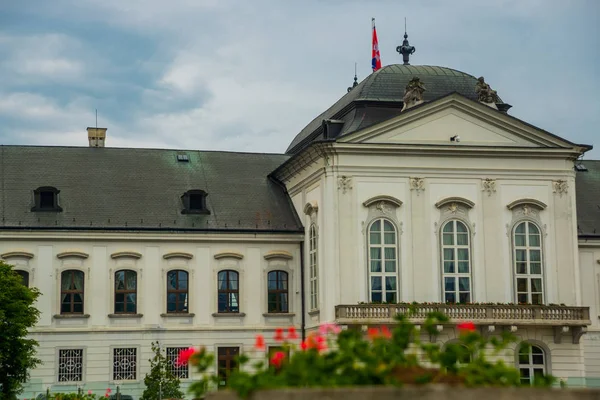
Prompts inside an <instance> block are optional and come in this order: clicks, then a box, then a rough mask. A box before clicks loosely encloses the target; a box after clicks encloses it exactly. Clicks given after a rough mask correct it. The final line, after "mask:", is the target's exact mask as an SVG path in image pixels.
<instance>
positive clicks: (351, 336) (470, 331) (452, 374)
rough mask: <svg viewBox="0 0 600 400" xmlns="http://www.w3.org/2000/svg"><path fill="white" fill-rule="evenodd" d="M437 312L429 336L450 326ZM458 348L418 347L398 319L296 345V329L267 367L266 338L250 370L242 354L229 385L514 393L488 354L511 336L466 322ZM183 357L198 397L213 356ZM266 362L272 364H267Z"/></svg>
mask: <svg viewBox="0 0 600 400" xmlns="http://www.w3.org/2000/svg"><path fill="white" fill-rule="evenodd" d="M448 322H449V321H448V318H447V317H446V316H445V315H444V314H442V313H431V314H429V316H428V318H427V320H426V321H425V322H424V323H423V325H422V329H423V330H425V331H426V332H427V333H428V334H429V335H431V336H433V337H435V336H436V335H437V334H438V330H437V326H438V325H440V324H445V323H448ZM457 329H458V331H459V335H458V336H459V337H458V340H457V341H454V342H450V343H447V344H446V345H445V346H443V347H442V346H440V345H439V344H437V343H430V342H426V343H424V342H421V341H420V339H419V336H420V334H419V329H417V328H416V327H415V325H414V324H412V323H411V322H410V321H409V320H408V318H407V317H406V316H404V315H400V316H398V317H397V324H395V325H394V326H393V328H392V329H390V327H388V326H386V325H384V326H381V327H371V328H369V329H368V330H367V332H366V335H365V334H364V332H362V331H361V330H360V329H346V330H341V329H340V327H339V326H337V325H333V324H324V325H321V326H320V328H319V330H318V332H313V333H311V334H309V335H308V337H307V338H306V339H305V340H304V341H302V342H301V343H300V344H299V346H298V345H297V344H296V342H297V339H298V335H297V333H296V330H295V329H294V328H293V327H292V328H289V329H288V331H287V333H286V332H285V330H284V329H277V330H276V331H275V335H274V338H273V339H274V340H275V341H276V342H280V343H281V345H282V348H283V350H282V351H277V352H275V353H274V354H272V355H271V357H270V359H268V360H267V356H266V354H265V349H266V346H265V339H264V337H262V336H261V335H257V336H256V342H255V349H254V351H255V352H257V353H258V354H259V355H260V357H259V358H261V359H262V360H261V361H257V362H254V363H253V364H252V365H251V366H246V364H248V363H249V361H250V360H249V358H248V356H247V355H246V354H242V355H241V356H239V357H238V363H239V365H240V368H239V370H237V371H235V372H233V373H232V374H231V375H230V376H229V378H228V381H227V386H228V387H229V388H230V389H232V390H234V391H235V392H237V394H238V395H239V396H240V397H247V396H248V395H250V394H251V393H252V392H253V391H255V390H260V389H275V388H283V387H340V386H354V385H370V386H373V385H402V384H425V383H429V382H436V383H447V384H456V385H464V386H520V385H521V382H520V376H519V372H518V371H517V370H516V369H515V368H514V367H512V366H508V365H506V364H504V362H503V361H502V360H497V361H490V360H489V359H488V357H487V355H488V354H492V355H498V354H499V353H500V352H501V351H502V350H504V349H506V347H507V345H508V344H509V343H511V342H512V341H513V340H514V339H513V337H512V336H511V335H510V334H509V333H503V334H502V336H501V337H500V338H498V337H491V338H490V339H489V340H487V339H486V338H484V337H482V336H481V335H480V334H479V333H478V332H477V329H476V327H475V325H474V324H473V323H472V322H467V323H461V324H458V325H457ZM189 353H190V351H189V350H188V351H187V352H182V354H181V357H182V360H184V359H185V360H188V361H189V362H190V364H191V365H193V366H195V367H196V369H197V370H198V371H199V372H201V373H202V374H203V377H202V379H201V380H200V381H198V382H195V383H194V384H193V385H192V386H191V388H190V390H191V391H192V392H193V393H194V395H195V396H196V397H201V396H202V395H203V394H204V393H205V392H206V391H207V390H208V389H209V388H210V387H211V386H212V385H216V384H217V383H218V377H217V376H215V375H214V374H211V373H208V371H209V370H210V369H211V368H212V367H213V360H214V357H213V355H212V354H210V353H207V352H206V350H205V349H204V348H201V349H200V350H194V351H193V353H192V354H191V355H190V354H189ZM267 361H270V362H267ZM553 382H554V379H553V378H552V377H550V376H546V377H542V378H538V380H536V381H535V383H534V384H535V385H536V386H550V385H552V383H553Z"/></svg>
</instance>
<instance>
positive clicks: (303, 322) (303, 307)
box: [300, 240, 306, 341]
mask: <svg viewBox="0 0 600 400" xmlns="http://www.w3.org/2000/svg"><path fill="white" fill-rule="evenodd" d="M305 303H306V300H305V298H304V240H303V241H301V242H300V309H301V312H302V317H301V319H300V332H301V334H302V341H304V339H305V338H306V334H305V333H304V329H305V327H306V304H305Z"/></svg>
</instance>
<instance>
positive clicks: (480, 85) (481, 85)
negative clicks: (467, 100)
mask: <svg viewBox="0 0 600 400" xmlns="http://www.w3.org/2000/svg"><path fill="white" fill-rule="evenodd" d="M475 92H477V98H478V99H479V101H480V102H482V103H485V104H487V105H490V106H492V107H493V106H494V105H495V104H496V103H498V102H499V101H500V98H499V97H498V93H497V92H496V91H495V90H492V88H491V87H490V85H488V84H487V83H486V82H485V78H484V77H483V76H480V77H479V78H477V84H476V85H475Z"/></svg>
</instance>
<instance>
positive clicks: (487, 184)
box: [481, 178, 496, 196]
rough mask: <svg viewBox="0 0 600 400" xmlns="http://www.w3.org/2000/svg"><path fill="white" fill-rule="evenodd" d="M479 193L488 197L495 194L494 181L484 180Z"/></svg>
mask: <svg viewBox="0 0 600 400" xmlns="http://www.w3.org/2000/svg"><path fill="white" fill-rule="evenodd" d="M481 191H482V192H486V193H487V195H488V196H491V195H492V193H496V180H495V179H491V178H485V179H484V180H482V181H481Z"/></svg>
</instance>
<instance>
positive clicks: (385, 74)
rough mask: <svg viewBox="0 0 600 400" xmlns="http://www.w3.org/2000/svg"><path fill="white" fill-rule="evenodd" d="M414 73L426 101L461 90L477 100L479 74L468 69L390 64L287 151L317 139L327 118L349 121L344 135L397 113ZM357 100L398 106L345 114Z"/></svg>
mask: <svg viewBox="0 0 600 400" xmlns="http://www.w3.org/2000/svg"><path fill="white" fill-rule="evenodd" d="M415 76H416V77H419V78H420V79H421V81H422V82H423V84H424V86H425V95H424V100H425V101H430V100H435V99H438V98H440V97H443V96H445V95H447V94H449V93H452V92H458V93H460V94H461V95H463V96H465V97H467V98H469V99H471V100H477V93H476V92H475V85H476V84H477V78H475V77H474V76H472V75H469V74H467V73H464V72H461V71H457V70H454V69H451V68H446V67H437V66H428V65H403V64H393V65H387V66H385V67H383V68H381V69H380V70H379V71H377V72H374V73H372V74H371V75H369V76H368V77H367V78H365V79H364V80H363V81H362V82H361V83H359V84H358V86H356V87H355V88H354V89H352V90H351V91H350V92H349V93H347V94H345V95H344V96H343V97H342V98H341V99H339V100H338V101H337V102H336V103H334V104H333V105H332V106H331V107H329V109H327V110H326V111H325V112H323V113H321V114H320V115H319V116H318V117H316V118H315V119H314V120H312V121H311V122H310V123H309V124H308V125H307V126H306V127H305V128H304V129H302V131H300V133H299V134H298V135H296V137H295V138H294V140H292V143H291V144H290V146H289V147H288V149H287V151H286V152H287V153H295V152H297V151H298V149H300V148H302V147H304V146H303V145H304V144H306V143H307V142H311V141H312V140H314V136H315V134H316V133H317V131H319V130H320V129H321V123H322V121H323V120H324V119H341V120H344V121H346V122H347V123H346V124H345V126H344V129H343V131H342V135H344V134H348V133H351V132H355V131H357V130H358V129H362V128H364V127H366V126H368V125H367V124H368V123H371V124H374V123H378V122H381V121H382V120H385V119H388V118H391V117H393V116H395V115H398V114H399V113H400V107H401V105H402V97H404V90H405V88H406V85H407V84H408V82H409V81H410V80H411V79H412V78H413V77H415ZM492 87H493V86H492ZM357 102H371V103H396V107H395V108H390V107H388V108H387V110H385V111H384V110H380V111H375V109H371V110H369V111H368V112H365V113H357V115H356V116H349V115H346V114H347V113H348V111H349V106H351V105H352V103H357ZM386 111H387V112H386ZM377 112H378V113H380V114H382V113H385V116H379V115H372V114H373V113H377ZM382 118H383V119H382Z"/></svg>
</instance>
